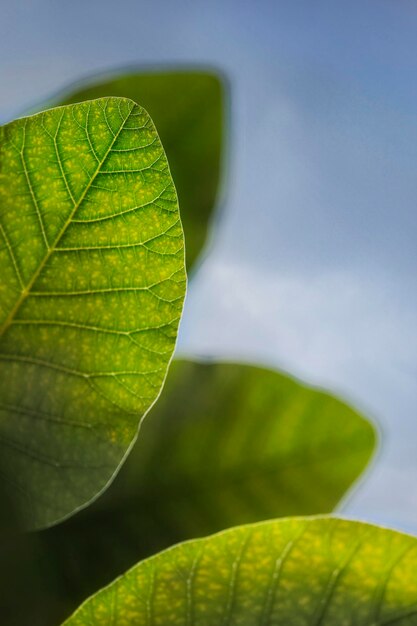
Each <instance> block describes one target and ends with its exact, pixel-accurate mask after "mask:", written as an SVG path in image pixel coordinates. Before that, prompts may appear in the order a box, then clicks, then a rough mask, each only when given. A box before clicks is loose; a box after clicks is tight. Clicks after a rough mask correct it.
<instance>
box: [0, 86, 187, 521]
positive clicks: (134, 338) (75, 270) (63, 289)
mask: <svg viewBox="0 0 417 626" xmlns="http://www.w3.org/2000/svg"><path fill="white" fill-rule="evenodd" d="M0 267H1V268H2V276H1V284H0V444H1V457H0V476H1V478H2V479H3V480H4V481H5V484H6V485H7V488H8V489H9V491H11V492H12V493H13V497H14V499H15V501H16V502H17V505H18V509H19V512H20V515H21V517H22V519H23V521H24V523H25V525H26V526H30V527H41V526H45V525H48V524H52V523H54V522H56V521H57V520H61V519H62V518H64V517H66V516H68V515H69V514H71V513H72V512H74V510H76V509H78V508H80V507H81V506H83V505H85V504H86V503H87V502H89V501H90V500H91V499H92V498H93V497H94V496H96V495H97V493H98V492H100V491H101V490H103V489H104V487H105V486H106V485H107V483H108V482H109V481H110V480H111V478H112V477H113V475H114V473H115V472H116V470H117V468H118V466H119V464H120V463H121V461H122V460H123V458H124V456H125V455H126V453H127V450H128V449H129V447H130V445H131V444H132V441H133V440H134V438H135V436H136V434H137V430H138V424H139V422H140V420H141V419H142V417H143V416H144V415H145V413H146V412H147V411H148V409H149V407H150V406H151V405H152V404H153V403H154V402H155V400H156V398H157V396H158V394H159V392H160V389H161V386H162V384H163V382H164V379H165V375H166V371H167V367H168V364H169V362H170V359H171V356H172V353H173V350H174V346H175V340H176V334H177V327H178V322H179V318H180V315H181V310H182V304H183V299H184V293H185V272H184V249H183V234H182V228H181V223H180V219H179V213H178V204H177V197H176V193H175V188H174V185H173V182H172V179H171V176H170V173H169V169H168V163H167V160H166V157H165V153H164V151H163V148H162V146H161V143H160V141H159V138H158V135H157V133H156V131H155V128H154V126H153V123H152V121H151V119H150V117H149V116H148V114H147V113H146V112H145V111H144V110H143V109H142V108H141V107H140V106H138V105H137V104H135V103H134V102H132V101H131V100H127V99H123V98H106V99H101V100H96V101H93V102H88V103H84V104H79V105H72V106H67V107H61V108H58V109H53V110H49V111H46V112H45V113H41V114H38V115H35V116H32V117H27V118H23V119H19V120H17V121H15V122H12V123H10V124H8V125H6V126H4V127H2V128H1V129H0Z"/></svg>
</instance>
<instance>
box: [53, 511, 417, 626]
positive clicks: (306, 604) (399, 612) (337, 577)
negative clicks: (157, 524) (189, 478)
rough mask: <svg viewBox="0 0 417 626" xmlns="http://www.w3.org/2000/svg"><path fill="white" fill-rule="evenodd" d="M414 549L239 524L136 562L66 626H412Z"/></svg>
mask: <svg viewBox="0 0 417 626" xmlns="http://www.w3.org/2000/svg"><path fill="white" fill-rule="evenodd" d="M416 546H417V541H416V539H415V538H414V537H410V536H407V535H403V534H400V533H397V532H394V531H390V530H385V529H382V528H378V527H376V526H370V525H367V524H361V523H358V522H349V521H345V520H339V519H331V518H327V519H326V518H321V519H320V518H310V519H309V518H293V519H291V518H290V519H286V520H282V521H272V522H265V523H262V524H256V525H252V526H242V527H238V528H234V529H232V530H228V531H225V532H223V533H220V534H218V535H214V536H212V537H209V538H207V539H200V540H196V541H190V542H188V543H184V544H180V545H178V546H176V547H174V548H171V549H170V550H167V551H166V552H162V553H161V554H159V555H157V556H155V557H152V558H150V559H148V560H146V561H143V562H142V563H139V564H138V565H137V566H136V567H134V568H133V569H132V570H130V571H129V572H128V573H127V574H125V575H124V576H122V577H121V578H119V579H117V580H116V581H115V582H114V583H112V584H111V585H110V586H109V587H107V588H105V589H103V590H102V591H100V592H99V593H97V594H96V595H95V596H93V597H92V598H90V599H89V600H87V601H86V602H85V604H83V605H82V606H81V608H80V609H79V610H78V611H77V612H76V613H75V614H74V615H73V616H72V617H71V618H70V619H68V620H67V621H66V622H65V625H66V626H107V625H109V624H112V626H142V625H143V626H148V625H149V624H152V626H197V625H198V626H221V625H230V626H232V625H236V626H237V625H239V626H256V625H258V624H259V625H260V626H318V625H320V626H336V625H337V626H371V625H375V626H376V625H379V626H382V625H386V626H388V625H389V624H395V625H396V626H406V625H412V624H413V625H415V624H417V551H416Z"/></svg>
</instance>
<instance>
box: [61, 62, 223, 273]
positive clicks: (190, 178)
mask: <svg viewBox="0 0 417 626" xmlns="http://www.w3.org/2000/svg"><path fill="white" fill-rule="evenodd" d="M224 89H225V88H224V82H223V81H222V80H221V79H220V77H219V76H218V75H217V74H216V73H214V72H207V71H193V70H189V71H186V70H164V71H152V72H149V71H148V72H144V71H141V72H130V73H124V74H120V75H118V76H114V77H111V78H110V77H105V76H102V75H101V76H96V77H91V78H90V79H89V80H88V81H84V82H83V83H82V85H80V84H78V85H74V86H73V87H69V88H68V89H67V90H65V92H64V93H63V95H58V96H57V97H56V98H54V99H53V100H51V103H52V104H53V105H56V104H69V103H73V102H82V101H83V100H90V99H93V98H100V97H103V96H123V97H126V98H131V99H132V100H134V101H135V102H140V103H141V105H142V106H143V107H144V108H145V109H146V110H147V111H148V113H149V114H150V115H151V117H152V119H153V121H154V122H155V125H156V128H157V129H158V134H159V136H160V137H161V141H162V144H163V146H164V148H165V150H166V153H167V156H168V161H169V164H170V169H171V172H172V176H173V178H174V181H175V186H176V188H177V192H178V196H179V202H180V207H181V219H182V223H183V226H184V232H185V237H186V257H187V267H188V269H190V268H191V266H192V265H193V263H194V262H195V260H196V258H197V256H198V255H199V253H200V252H201V249H202V247H203V245H204V243H205V241H206V236H207V227H208V224H209V220H210V216H211V214H212V211H213V208H214V205H215V202H216V199H217V196H218V187H219V180H220V172H221V167H222V165H223V163H222V161H223V152H224V135H225V132H224V127H225V94H224Z"/></svg>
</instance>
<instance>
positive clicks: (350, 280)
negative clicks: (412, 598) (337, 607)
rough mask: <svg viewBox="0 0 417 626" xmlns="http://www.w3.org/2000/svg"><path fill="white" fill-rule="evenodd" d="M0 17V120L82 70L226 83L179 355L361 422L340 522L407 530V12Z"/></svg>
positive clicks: (415, 470)
mask: <svg viewBox="0 0 417 626" xmlns="http://www.w3.org/2000/svg"><path fill="white" fill-rule="evenodd" d="M0 6H1V14H2V20H1V22H0V81H1V91H0V123H4V122H6V121H8V120H10V119H12V118H13V117H15V116H17V115H19V114H21V113H22V111H25V110H28V108H30V107H31V106H33V105H34V104H38V103H39V102H41V101H42V100H43V99H46V98H48V97H50V96H51V94H54V93H56V92H57V91H59V90H60V89H61V88H65V87H66V86H67V85H68V84H69V83H72V82H74V81H76V80H78V79H81V78H84V77H86V76H88V75H91V74H92V73H94V72H96V71H106V70H115V69H117V68H120V67H125V66H128V65H130V64H135V65H138V64H144V65H147V66H152V65H161V64H163V65H173V66H175V64H178V63H180V64H181V65H189V64H191V65H197V66H199V65H200V66H209V67H212V68H215V69H216V68H217V69H218V70H219V71H221V72H222V73H223V74H225V76H226V77H227V79H228V82H229V90H230V137H229V149H228V154H227V158H226V172H225V175H224V180H223V192H222V195H221V202H220V207H219V214H218V218H217V220H216V224H215V226H214V228H213V230H212V233H211V244H210V246H209V248H208V249H207V250H206V253H205V256H204V260H203V261H202V262H201V264H200V266H199V268H198V270H197V271H195V272H194V275H193V277H192V280H191V284H190V288H189V294H188V300H187V304H186V309H185V315H184V320H183V323H182V328H181V335H180V340H179V352H180V353H182V354H187V355H208V356H214V357H219V356H221V357H222V358H232V357H233V358H236V357H239V359H243V360H245V361H249V362H258V363H265V364H270V365H273V366H276V367H279V368H282V369H285V370H287V371H289V372H290V373H292V374H294V375H296V376H298V377H300V378H302V379H304V380H306V381H308V382H311V383H314V384H317V385H320V386H322V387H325V388H329V389H331V390H333V391H335V392H337V393H339V395H341V396H342V397H344V398H347V399H348V400H350V401H351V402H353V403H354V404H356V406H358V407H359V408H360V409H362V410H364V411H365V412H366V413H367V414H368V415H370V416H371V417H373V418H374V419H376V420H377V422H378V424H379V425H380V428H381V430H382V435H383V443H382V447H381V449H380V451H379V455H378V459H377V462H376V463H374V465H373V467H372V468H371V470H370V472H369V473H368V474H367V476H366V477H365V480H363V481H362V483H361V485H360V487H359V488H358V489H357V490H356V491H355V492H354V493H352V494H350V496H349V497H348V498H347V499H346V501H345V502H344V504H343V505H342V507H341V510H343V513H344V514H346V515H348V516H350V517H355V518H359V519H365V520H369V521H373V522H380V523H383V524H386V525H390V526H394V527H396V528H399V529H404V530H408V531H412V532H415V533H417V486H416V485H417V334H416V328H417V324H416V322H417V289H416V273H417V264H416V261H417V246H416V235H417V211H416V198H417V176H416V165H417V116H416V111H417V4H416V3H415V2H414V1H411V0H410V1H407V0H372V1H371V0H349V1H345V0H339V1H338V2H335V1H334V0H328V1H325V0H282V1H277V0H271V1H266V0H257V1H255V0H252V1H251V2H248V1H244V0H229V1H228V0H211V1H210V2H207V1H204V2H203V1H202V0H192V1H191V0H190V1H184V0H176V1H175V2H172V1H171V0H166V1H162V0H153V1H152V2H143V1H139V0H136V1H133V0H119V1H118V2H117V3H114V2H110V1H109V0H72V1H71V2H68V3H63V2H57V1H56V0H26V1H23V0H13V2H10V1H9V0H7V1H6V0H0ZM335 427H336V425H335Z"/></svg>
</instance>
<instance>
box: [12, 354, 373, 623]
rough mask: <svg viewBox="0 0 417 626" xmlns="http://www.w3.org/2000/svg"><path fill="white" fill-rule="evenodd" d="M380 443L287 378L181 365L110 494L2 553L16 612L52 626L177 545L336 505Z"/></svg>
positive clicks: (365, 426) (353, 417)
mask: <svg viewBox="0 0 417 626" xmlns="http://www.w3.org/2000/svg"><path fill="white" fill-rule="evenodd" d="M374 442H375V433H374V429H373V427H372V426H371V424H370V423H369V422H367V421H366V420H365V419H364V418H363V417H362V416H361V415H359V414H358V413H357V412H355V411H354V410H352V409H351V408H350V407H349V406H347V405H346V404H344V403H342V402H340V401H339V400H337V399H335V398H333V397H332V396H330V395H329V394H326V393H323V392H321V391H318V390H317V389H314V388H311V387H307V386H305V385H303V384H301V383H300V382H298V381H296V380H294V379H292V378H290V377H288V376H286V375H284V374H280V373H277V372H274V371H271V370H267V369H263V368H258V367H253V366H248V365H239V364H231V363H217V364H208V363H192V362H188V361H174V362H173V364H172V366H171V368H170V372H169V376H168V379H167V383H166V385H165V387H164V391H163V393H162V395H161V398H160V399H159V401H158V403H157V405H156V406H155V407H154V409H153V410H152V415H151V417H150V418H149V419H147V420H145V421H144V423H143V425H142V429H141V436H140V437H139V438H138V440H137V442H136V444H135V446H134V448H133V450H132V452H131V454H130V456H129V458H128V459H127V461H126V463H125V464H124V466H123V467H122V468H121V471H120V473H119V475H118V476H117V478H116V480H115V481H114V483H113V484H112V485H111V486H110V488H109V489H108V490H107V491H106V493H105V494H103V496H102V497H101V498H100V499H99V500H97V501H96V502H95V503H93V504H92V505H91V506H90V507H89V508H88V509H86V510H84V511H81V512H80V513H79V514H78V515H77V516H75V517H73V518H72V519H70V520H68V521H66V522H64V523H63V524H60V525H59V526H57V527H55V528H51V529H49V530H47V531H44V532H42V533H40V534H39V535H38V536H36V537H33V538H29V539H26V549H25V550H26V551H25V552H24V551H23V550H22V548H21V542H20V543H19V545H18V546H17V547H16V549H15V550H13V549H12V548H10V549H9V552H8V554H7V558H6V556H5V557H4V558H3V564H4V568H5V570H6V571H7V572H8V575H7V580H5V581H4V584H3V585H2V586H3V588H5V587H6V588H9V589H10V591H9V593H8V594H7V604H8V606H9V607H10V609H9V612H10V613H9V614H10V616H11V617H13V619H14V623H15V624H19V625H20V624H22V626H24V625H25V624H26V623H27V619H28V615H31V620H32V621H31V626H55V625H56V624H57V623H58V622H59V621H62V619H64V617H65V615H68V614H69V613H70V612H71V611H72V610H74V608H75V607H76V606H77V605H78V604H80V602H81V601H82V600H83V599H84V598H86V597H87V596H88V595H90V594H92V593H94V592H95V591H97V589H99V588H100V587H102V586H103V585H104V584H107V583H109V582H110V581H111V580H113V579H114V578H115V577H116V576H118V575H119V574H120V573H121V572H123V571H125V570H126V569H127V568H128V567H130V566H132V565H133V564H134V563H136V562H137V561H138V560H139V559H140V558H143V557H145V556H149V555H151V554H154V553H155V552H158V551H159V550H161V549H163V548H165V547H168V546H170V545H172V544H173V543H175V542H177V541H181V540H184V539H190V538H192V537H198V536H203V535H205V534H208V533H211V532H215V531H218V530H220V529H224V528H227V527H228V526H231V525H236V524H239V523H241V522H252V521H260V520H263V519H267V518H271V517H277V516H284V515H290V514H305V513H318V512H327V511H331V510H332V509H333V508H334V506H335V505H336V504H337V502H338V501H339V500H340V498H341V497H342V496H343V495H344V493H345V491H346V489H348V488H349V487H350V486H351V484H352V481H354V480H355V479H356V478H357V477H358V475H359V474H360V473H361V472H362V471H363V469H364V467H365V465H366V463H367V462H368V460H369V458H370V455H371V453H372V450H373V446H374ZM16 555H18V556H16ZM22 557H23V560H22V562H21V564H20V566H19V567H18V568H17V566H16V559H17V558H22ZM9 561H11V562H10V564H9ZM16 569H17V572H22V571H24V572H25V577H26V578H25V583H24V585H23V589H20V588H19V585H21V584H22V583H21V580H22V575H21V574H18V573H17V574H16V580H15V579H14V578H12V577H11V574H10V572H11V571H16ZM22 593H24V595H25V598H26V602H25V604H24V605H21V603H20V597H21V594H22ZM5 611H6V607H5V606H3V616H5V615H7V613H5ZM17 614H21V616H19V619H18V618H17ZM33 616H36V617H33ZM36 620H38V621H36Z"/></svg>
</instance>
